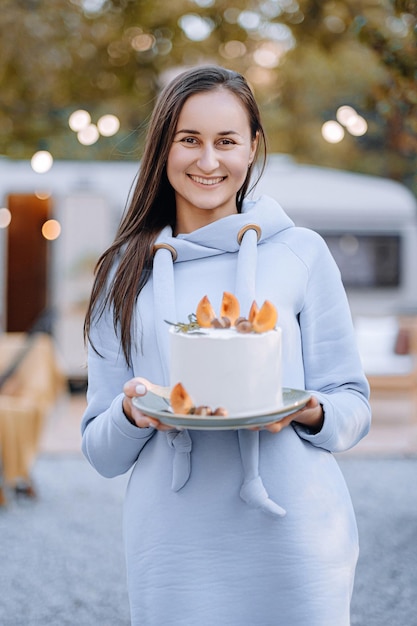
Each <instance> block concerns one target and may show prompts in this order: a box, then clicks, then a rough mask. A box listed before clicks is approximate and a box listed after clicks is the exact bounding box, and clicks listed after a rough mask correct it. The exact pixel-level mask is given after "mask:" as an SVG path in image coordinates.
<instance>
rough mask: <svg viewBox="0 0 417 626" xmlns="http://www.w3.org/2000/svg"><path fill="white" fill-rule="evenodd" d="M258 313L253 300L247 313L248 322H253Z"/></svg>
mask: <svg viewBox="0 0 417 626" xmlns="http://www.w3.org/2000/svg"><path fill="white" fill-rule="evenodd" d="M258 311H259V307H258V305H257V304H256V302H255V300H254V301H253V302H252V305H251V308H250V311H249V315H248V320H249V321H250V322H253V320H254V319H255V317H256V316H257V314H258Z"/></svg>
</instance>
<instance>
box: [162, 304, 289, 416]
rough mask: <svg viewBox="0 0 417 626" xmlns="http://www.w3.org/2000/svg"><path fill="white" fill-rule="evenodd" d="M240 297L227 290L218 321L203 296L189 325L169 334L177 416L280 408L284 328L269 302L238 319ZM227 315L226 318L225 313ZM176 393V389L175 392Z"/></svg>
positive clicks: (239, 413) (174, 327)
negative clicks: (181, 414) (276, 325)
mask: <svg viewBox="0 0 417 626" xmlns="http://www.w3.org/2000/svg"><path fill="white" fill-rule="evenodd" d="M238 309H239V304H238V302H237V300H236V298H235V297H234V296H233V295H232V294H229V293H227V292H225V294H224V296H223V301H222V307H221V311H220V316H219V317H218V318H217V317H216V316H215V312H214V311H213V309H212V307H211V304H210V303H209V301H208V299H207V298H206V297H204V298H203V299H202V300H201V301H200V303H199V305H198V307H197V314H196V315H195V316H190V318H189V320H190V323H189V324H173V325H172V326H171V328H170V329H169V332H170V385H171V387H172V389H173V392H172V393H174V395H175V393H177V394H179V396H180V397H179V398H176V401H177V402H175V398H173V397H172V394H171V404H172V406H173V410H174V412H175V413H180V412H195V413H199V412H201V413H203V414H207V413H208V414H210V413H215V412H216V410H217V412H216V414H222V412H223V414H225V415H226V414H227V415H233V416H239V417H245V416H250V415H258V414H265V413H273V412H274V411H276V410H278V409H279V408H281V407H282V386H281V329H280V328H276V327H275V324H276V319H277V313H276V310H275V307H273V305H271V303H269V302H268V301H267V302H266V303H264V305H263V306H262V307H261V308H260V309H259V308H258V307H257V305H256V303H253V305H252V307H251V311H250V312H249V315H248V317H247V318H242V317H239V310H238ZM225 313H227V315H225ZM174 390H175V391H174Z"/></svg>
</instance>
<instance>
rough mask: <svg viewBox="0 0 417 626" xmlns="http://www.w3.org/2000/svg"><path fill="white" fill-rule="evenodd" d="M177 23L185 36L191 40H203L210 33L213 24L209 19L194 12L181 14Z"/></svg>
mask: <svg viewBox="0 0 417 626" xmlns="http://www.w3.org/2000/svg"><path fill="white" fill-rule="evenodd" d="M178 24H179V25H180V27H181V28H182V30H183V31H184V33H185V35H186V37H188V39H190V40H191V41H204V39H207V37H209V36H210V35H211V32H212V30H213V28H214V24H213V22H212V21H211V20H209V19H206V18H204V17H200V15H197V14H196V13H187V14H186V15H182V16H181V17H180V19H179V20H178Z"/></svg>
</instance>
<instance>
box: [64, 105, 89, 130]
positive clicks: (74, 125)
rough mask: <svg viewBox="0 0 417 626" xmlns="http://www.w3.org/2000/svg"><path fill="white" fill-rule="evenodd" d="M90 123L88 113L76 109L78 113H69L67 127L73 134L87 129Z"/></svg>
mask: <svg viewBox="0 0 417 626" xmlns="http://www.w3.org/2000/svg"><path fill="white" fill-rule="evenodd" d="M90 123H91V115H90V114H89V112H88V111H84V109H78V111H74V112H73V113H71V115H70V116H69V119H68V124H69V127H70V128H71V130H73V131H74V132H75V133H78V132H79V131H80V130H82V129H83V128H87V126H88V125H89V124H90Z"/></svg>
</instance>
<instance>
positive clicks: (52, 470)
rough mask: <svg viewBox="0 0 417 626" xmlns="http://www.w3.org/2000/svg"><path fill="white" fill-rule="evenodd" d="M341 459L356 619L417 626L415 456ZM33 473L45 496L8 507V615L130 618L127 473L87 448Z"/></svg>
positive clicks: (56, 620) (57, 622) (94, 625)
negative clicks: (93, 458) (350, 520)
mask: <svg viewBox="0 0 417 626" xmlns="http://www.w3.org/2000/svg"><path fill="white" fill-rule="evenodd" d="M338 460H339V462H340V465H341V467H342V470H343V472H344V474H345V476H346V480H347V482H348V485H349V487H350V490H351V494H352V499H353V502H354V506H355V509H356V513H357V518H358V525H359V533H360V541H361V555H360V560H359V564H358V569H357V576H356V584H355V592H354V598H353V606H352V626H417V608H416V591H417V487H416V480H415V479H416V476H417V458H393V459H389V458H384V459H381V458H377V459H375V458H356V457H350V456H348V455H340V456H339V458H338ZM33 476H34V480H35V483H36V485H37V491H38V497H37V498H36V499H34V500H29V499H27V498H23V497H10V500H9V504H8V506H7V507H5V508H4V509H3V510H0V537H1V545H0V547H1V554H2V557H1V565H0V589H1V591H0V625H1V626H47V625H52V626H128V625H129V608H128V600H127V595H126V584H125V569H124V558H123V545H122V538H121V515H122V500H123V492H124V488H125V484H126V480H127V479H126V477H120V478H117V479H112V480H106V479H104V478H101V477H100V476H98V475H97V474H96V473H95V471H94V470H93V469H92V468H90V466H89V465H88V464H87V462H86V461H85V460H84V459H83V458H82V457H81V456H80V455H64V456H62V455H43V456H41V457H40V458H39V460H38V461H37V463H36V466H35V468H34V473H33ZM161 626H163V624H161ZM196 626H197V625H196ZM198 626H200V625H198ZM201 626H204V624H201ZM218 626H227V625H226V624H219V625H218ZM254 626H262V624H256V625H255V624H254ZM277 626H291V625H290V624H279V622H277ZM306 626H308V624H306ZM334 626H337V624H335V625H334Z"/></svg>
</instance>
